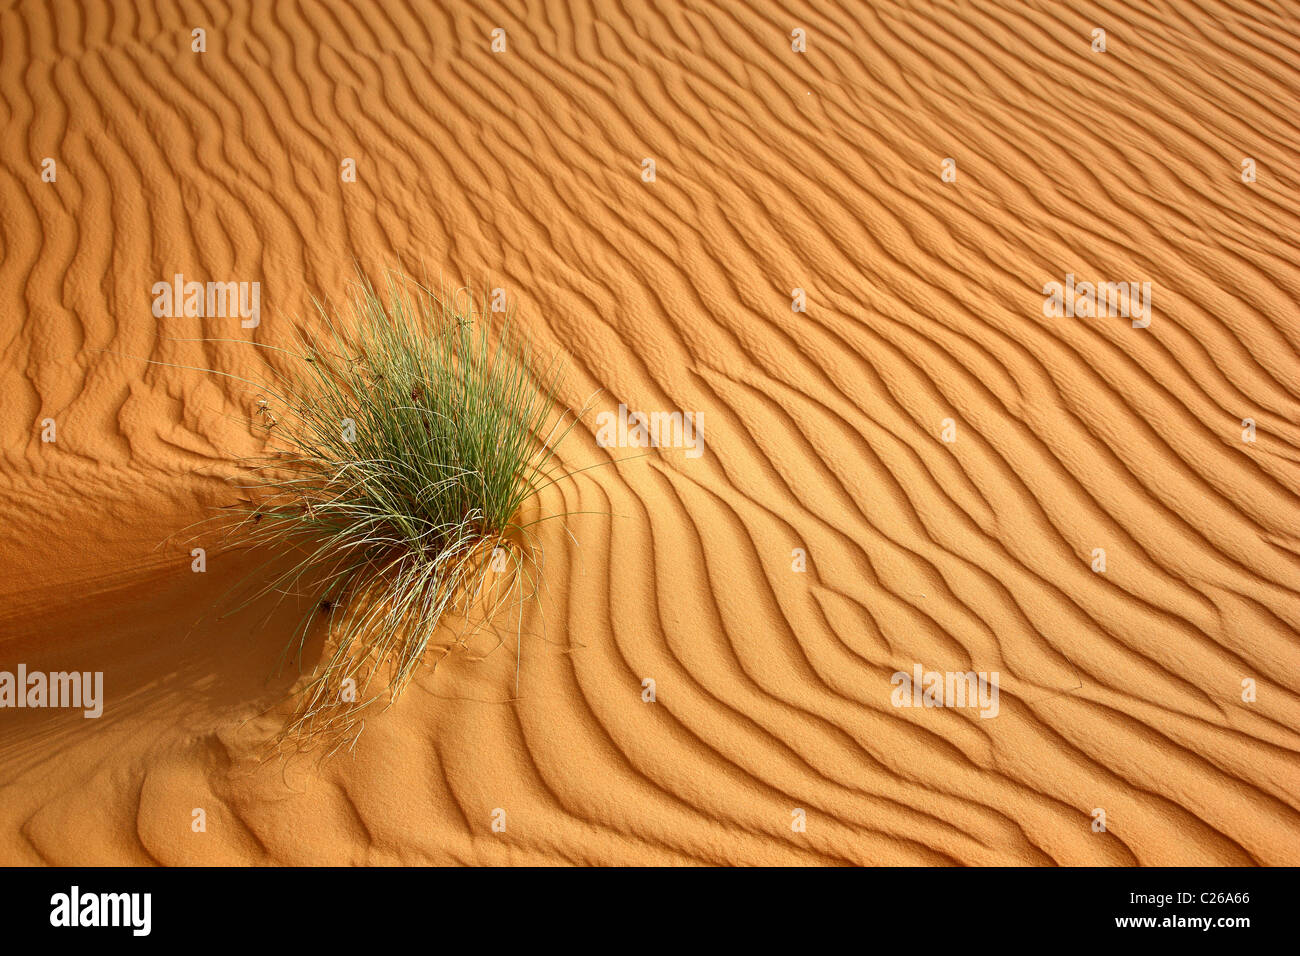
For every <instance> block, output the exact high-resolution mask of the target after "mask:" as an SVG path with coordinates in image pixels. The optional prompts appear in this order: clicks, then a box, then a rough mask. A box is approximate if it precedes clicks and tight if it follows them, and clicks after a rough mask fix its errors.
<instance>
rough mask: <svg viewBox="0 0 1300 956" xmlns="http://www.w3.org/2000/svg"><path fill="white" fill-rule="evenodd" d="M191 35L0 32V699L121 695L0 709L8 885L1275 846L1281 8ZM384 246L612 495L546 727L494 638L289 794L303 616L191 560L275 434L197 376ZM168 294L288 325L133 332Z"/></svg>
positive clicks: (1281, 738) (1298, 741) (532, 630)
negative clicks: (264, 869)
mask: <svg viewBox="0 0 1300 956" xmlns="http://www.w3.org/2000/svg"><path fill="white" fill-rule="evenodd" d="M205 9H209V8H205ZM210 11H211V12H210V13H205V14H204V16H205V17H210V19H206V20H196V19H194V17H195V15H196V8H188V7H186V8H178V7H175V6H172V5H163V6H162V7H157V6H154V5H147V4H141V5H139V7H138V8H136V9H132V8H130V7H127V6H122V5H118V4H110V3H82V4H75V3H65V2H58V0H50V2H20V3H17V4H14V5H11V6H9V7H8V8H7V9H5V10H4V11H0V117H2V118H3V124H4V134H5V135H4V136H3V139H2V140H0V144H2V145H0V150H2V151H3V174H2V175H0V239H2V240H3V253H2V255H0V314H2V315H3V316H4V319H3V325H2V326H0V328H2V329H3V332H4V343H3V344H4V348H3V350H2V351H0V381H2V383H3V388H4V394H5V396H6V399H7V414H5V415H4V416H3V418H2V419H0V428H3V430H4V434H3V438H4V441H3V449H4V452H3V454H4V456H5V461H4V468H3V472H2V474H0V517H2V518H3V521H0V593H2V600H0V669H7V670H13V669H14V668H15V667H16V666H17V665H18V664H19V663H23V664H25V665H26V666H27V667H28V668H29V669H31V670H41V671H58V670H63V669H76V670H79V671H102V672H103V673H104V687H105V691H104V693H105V706H104V715H103V716H102V717H101V718H98V719H86V718H83V717H82V716H81V714H80V713H77V712H70V711H58V710H31V709H25V710H0V861H3V862H6V863H22V864H27V863H30V864H36V863H51V864H73V863H142V864H144V863H161V864H189V863H212V862H216V863H289V864H318V863H428V862H434V863H494V864H504V863H547V864H549V863H580V864H585V863H599V864H623V863H655V864H657V863H664V864H692V863H706V864H714V863H728V864H770V863H819V864H820V863H827V864H856V863H870V864H949V863H959V864H1006V863H1011V864H1033V865H1040V864H1054V863H1056V864H1117V865H1128V864H1231V865H1239V864H1267V865H1276V864H1292V865H1294V864H1300V730H1298V729H1297V728H1298V727H1300V694H1298V693H1297V688H1298V687H1300V507H1298V504H1300V499H1298V498H1297V492H1298V491H1300V424H1298V422H1300V374H1298V373H1300V354H1298V351H1300V322H1298V321H1297V318H1296V308H1295V303H1296V301H1297V299H1298V298H1300V265H1298V264H1297V263H1298V261H1300V260H1298V249H1300V245H1298V244H1297V238H1296V237H1297V236H1298V235H1300V192H1298V189H1300V173H1297V165H1296V157H1297V155H1300V132H1297V131H1298V130H1300V106H1298V104H1300V11H1297V9H1296V7H1295V6H1294V5H1292V4H1289V3H1282V2H1277V3H1273V2H1265V0H1261V2H1249V0H1237V2H1231V3H1226V2H1215V0H1196V2H1178V3H1173V4H1151V3H1145V2H1138V3H1133V4H1131V5H1125V4H1119V3H1114V2H1111V0H1103V2H1101V3H1088V4H1075V3H1071V4H1068V5H1066V6H1062V5H1061V4H1056V3H1030V4H1020V3H1007V2H1001V0H999V2H989V0H970V2H960V3H958V2H940V3H933V4H931V3H908V2H880V3H875V2H873V3H869V4H868V3H843V4H831V3H818V4H812V5H808V4H793V5H776V4H770V5H769V4H760V5H759V6H757V7H756V8H753V9H751V8H749V6H748V5H746V4H742V3H739V2H736V3H732V2H723V3H714V2H703V3H696V2H686V3H677V2H664V3H640V2H623V3H572V4H570V3H544V4H528V5H521V4H513V3H512V4H486V3H485V4H471V3H461V2H450V3H448V4H445V5H438V4H432V5H431V4H416V3H401V4H397V3H373V2H359V0H354V2H347V3H344V2H333V0H328V2H317V3H307V4H275V5H269V4H267V5H263V4H254V3H248V2H237V3H235V5H234V6H233V7H230V6H224V5H223V6H221V7H212V8H210ZM196 28H201V29H203V30H204V31H206V32H205V34H204V42H205V44H206V48H205V50H204V52H194V50H193V49H192V43H193V42H194V41H193V39H192V33H191V31H192V30H194V29H196ZM796 28H798V29H801V30H803V31H804V37H805V42H806V50H805V51H804V52H795V51H794V50H793V49H792V43H793V42H795V41H793V40H792V31H795V30H796ZM1097 28H1100V29H1104V30H1105V41H1106V49H1105V51H1104V52H1094V50H1093V49H1092V45H1093V42H1094V41H1093V30H1094V29H1097ZM496 29H502V30H504V31H505V33H504V37H505V44H506V46H505V49H504V51H501V52H493V50H492V43H493V40H492V32H493V31H494V30H496ZM46 158H49V159H51V160H53V162H54V164H55V165H54V166H53V167H49V166H48V165H43V161H44V160H45V159H46ZM646 159H652V160H653V161H654V179H653V181H650V182H648V181H646V179H645V166H644V164H643V160H646ZM947 159H951V160H953V161H955V166H954V167H953V168H955V180H954V181H945V178H944V176H943V175H942V173H943V170H944V161H945V160H947ZM1247 159H1250V160H1253V168H1254V169H1255V173H1256V176H1255V180H1254V181H1252V182H1246V181H1243V169H1244V167H1243V160H1247ZM348 160H351V161H354V163H355V170H356V177H355V180H356V181H355V182H349V181H344V176H343V175H342V173H343V172H344V171H345V166H346V163H347V161H348ZM43 169H45V170H49V169H52V170H53V171H54V174H55V179H54V181H53V182H48V181H43V177H42V172H43ZM355 263H360V264H361V265H362V266H363V267H364V268H366V269H369V270H376V269H379V268H381V267H382V266H384V265H392V264H396V265H400V266H402V267H403V268H406V269H408V270H414V271H422V270H425V269H427V270H428V271H429V272H430V273H431V274H434V275H436V274H439V273H441V274H442V275H444V276H452V277H462V276H465V277H470V278H472V279H474V280H475V281H486V282H488V283H489V284H490V285H491V286H492V287H500V288H503V289H505V290H506V292H507V294H508V296H509V298H510V299H511V300H512V301H513V302H514V303H516V304H517V306H518V310H519V316H520V318H521V321H522V322H523V323H524V324H525V325H526V326H527V328H528V331H529V333H530V334H531V335H532V336H533V337H535V338H536V339H537V340H538V342H539V344H540V346H541V347H542V348H543V349H544V350H566V351H567V352H568V353H569V354H570V361H569V373H568V376H567V379H566V382H565V386H564V392H563V400H564V401H565V402H566V403H567V404H568V405H569V406H571V407H573V408H575V409H576V408H579V407H581V406H582V404H583V402H584V401H585V400H586V399H587V398H588V396H590V395H591V394H592V393H593V392H596V391H597V390H600V396H599V398H598V400H597V407H596V409H595V410H594V411H593V412H592V413H591V414H589V415H588V416H587V418H586V419H585V420H584V422H583V425H582V427H580V428H578V429H577V430H576V431H575V432H574V434H573V435H572V436H571V437H570V439H569V441H568V442H567V443H566V444H565V445H564V446H563V448H562V451H563V459H564V465H565V466H566V467H567V468H569V469H578V468H586V467H587V466H590V465H593V464H596V463H598V462H606V463H607V464H606V466H603V467H599V468H594V469H591V470H587V471H584V472H582V473H581V474H579V475H576V476H575V477H573V478H572V479H571V480H568V481H566V482H564V483H562V484H560V485H558V486H556V487H553V488H550V489H548V490H547V491H546V492H545V493H544V494H543V496H542V500H541V501H540V502H538V505H537V507H538V509H539V513H541V512H559V511H573V512H594V513H588V514H579V515H575V516H573V517H571V518H569V519H568V522H567V524H568V531H570V532H571V533H572V538H571V537H570V536H569V535H568V534H567V533H566V531H565V529H564V528H563V527H561V526H560V524H559V523H558V522H548V523H546V524H544V525H540V526H539V528H542V529H544V530H543V531H542V532H541V536H542V539H543V543H544V545H545V547H546V582H547V591H546V594H545V595H544V597H543V600H542V601H541V603H540V605H539V606H537V607H535V608H532V609H531V610H530V611H529V617H528V620H527V627H526V630H527V636H526V638H525V641H524V644H523V651H522V660H521V661H520V662H519V669H520V693H519V697H518V699H514V697H515V692H514V681H515V670H516V659H515V653H514V647H513V646H512V645H511V644H510V643H505V644H503V645H502V646H499V647H494V646H493V644H492V641H491V639H490V635H486V636H485V637H484V639H482V640H480V641H479V642H478V643H477V644H476V645H475V646H474V647H473V648H472V649H471V652H468V653H466V652H457V653H452V654H449V655H447V656H446V657H445V658H442V659H441V660H439V661H438V663H437V666H436V668H435V667H432V666H431V667H429V668H426V669H425V671H424V673H423V674H422V675H421V676H420V678H419V679H418V683H417V686H415V687H413V688H412V689H411V690H409V691H408V692H407V694H406V695H405V696H404V697H403V698H402V700H401V701H400V703H399V704H398V705H397V706H396V707H394V708H392V709H390V710H388V711H386V712H385V713H384V714H383V715H382V716H379V717H376V718H374V719H372V720H370V721H368V722H367V726H366V729H365V731H364V733H363V734H362V737H361V739H360V741H359V742H358V744H357V747H356V749H355V751H354V753H353V754H351V755H348V756H343V757H339V758H336V759H334V760H331V761H328V762H326V763H324V764H321V763H318V762H315V761H309V760H295V761H291V762H290V763H288V764H282V763H279V762H275V761H271V762H265V761H263V759H262V756H263V753H264V750H263V745H264V743H265V741H266V740H267V738H268V737H269V736H270V735H271V734H273V733H274V730H275V727H276V722H277V720H278V719H279V717H280V716H282V714H281V713H280V711H279V710H278V709H277V707H278V704H279V702H280V701H282V700H283V699H284V695H285V693H286V691H287V689H288V687H289V684H290V682H291V680H292V679H293V677H294V676H295V675H293V674H292V673H291V674H286V675H284V676H281V677H278V678H276V677H272V674H273V673H274V670H275V663H276V658H277V656H278V655H279V652H280V650H281V648H282V646H283V644H284V641H285V640H286V638H287V635H288V633H289V631H290V630H291V628H292V623H291V618H292V617H293V609H292V608H282V609H281V610H279V611H276V612H274V613H270V615H269V616H268V614H267V612H268V611H269V609H268V608H254V609H251V610H249V611H247V612H243V613H241V614H236V615H234V616H232V617H228V618H223V617H222V616H221V613H220V612H219V608H220V607H221V601H222V598H223V595H224V594H226V593H227V590H228V589H229V588H230V586H231V584H232V582H234V581H236V580H237V579H238V578H239V576H240V575H241V574H242V573H244V572H246V571H247V569H248V559H247V557H246V556H244V555H242V554H241V553H240V552H239V551H238V550H232V549H229V548H226V547H224V546H223V542H222V540H221V539H220V538H219V537H215V536H209V537H206V538H203V537H201V538H200V539H199V540H198V541H197V543H191V542H190V541H189V535H188V533H185V532H184V531H183V529H185V528H187V527H188V526H190V525H192V524H193V523H194V522H197V521H201V520H202V519H203V518H205V516H208V515H210V514H212V512H213V509H214V508H216V507H218V506H220V505H222V504H226V503H229V502H230V501H231V500H233V497H234V496H236V495H237V490H235V489H233V488H232V486H231V484H230V483H229V482H228V480H227V479H228V478H230V477H231V476H232V475H234V474H236V473H237V459H238V457H239V456H241V455H247V454H253V453H256V452H257V451H258V450H259V449H260V448H261V442H262V439H261V438H260V437H259V436H260V434H261V433H260V431H259V430H258V428H257V427H256V415H257V405H256V403H257V401H258V399H259V397H261V396H260V394H259V391H258V389H257V388H255V387H253V386H250V385H245V384H241V383H240V382H238V381H236V380H234V379H230V378H221V377H219V376H215V375H211V374H205V373H202V372H198V371H192V370H188V369H187V368H180V367H175V366H188V367H192V368H198V369H217V370H220V371H223V372H226V373H229V374H230V375H237V376H240V377H243V378H247V379H252V380H261V379H263V378H265V377H266V376H269V375H272V374H273V373H274V369H273V368H271V367H270V365H268V361H269V360H268V359H266V358H265V357H264V356H265V353H262V352H259V350H256V349H254V348H251V347H248V346H247V344H246V342H241V340H247V341H256V342H261V343H266V344H284V343H287V342H288V341H289V340H290V339H291V338H292V336H293V332H294V329H295V327H296V326H297V323H298V322H300V321H302V318H301V317H304V316H307V315H308V313H309V305H310V303H309V297H310V296H311V295H312V294H313V293H314V294H321V295H332V296H338V295H340V294H342V292H343V290H344V288H345V285H346V282H347V280H348V278H349V276H350V275H351V274H352V273H353V270H354V267H355V265H354V264H355ZM176 274H181V275H183V276H185V277H186V279H189V280H194V281H200V282H210V281H211V282H226V281H232V282H250V283H251V282H258V283H260V290H261V300H260V316H259V321H258V324H256V325H255V326H253V327H245V325H244V323H242V322H241V321H240V318H239V317H230V316H226V317H209V318H199V317H185V316H184V315H181V316H178V317H168V316H164V317H161V318H157V317H155V315H154V314H153V312H152V311H151V308H152V305H153V301H154V300H153V296H152V294H151V289H152V287H153V286H154V284H155V283H157V282H159V281H163V282H170V281H171V280H172V278H173V276H175V275H176ZM1067 275H1068V276H1072V277H1074V280H1075V281H1078V282H1082V281H1085V280H1086V281H1090V282H1097V281H1099V282H1103V283H1105V282H1125V283H1129V282H1131V283H1136V284H1139V285H1140V284H1141V283H1149V289H1150V305H1149V313H1148V314H1149V318H1150V324H1149V326H1148V327H1145V328H1140V327H1139V328H1135V327H1134V324H1133V322H1131V321H1130V318H1129V317H1125V316H1118V315H1117V316H1110V315H1105V316H1100V317H1088V316H1079V315H1075V316H1073V317H1066V316H1060V317H1048V316H1045V315H1044V299H1045V294H1044V287H1045V285H1046V284H1047V283H1051V282H1058V283H1065V282H1066V281H1067V280H1066V277H1067ZM794 290H802V291H803V298H804V301H805V303H806V310H805V311H794V310H793V309H792V302H793V301H794V297H795V295H796V293H795V291H794ZM205 338H206V339H229V340H235V341H230V342H223V343H214V342H210V341H209V342H204V341H198V340H199V339H205ZM151 362H152V363H166V364H150V363H151ZM620 403H622V404H624V405H626V406H627V408H628V409H631V410H644V411H646V412H650V411H673V410H679V411H688V412H691V413H693V414H697V415H700V416H701V417H700V419H699V421H700V422H702V438H703V453H702V454H700V455H699V456H698V457H692V456H690V455H688V454H687V453H686V450H685V449H683V448H673V447H661V448H654V449H649V450H648V451H649V453H648V454H646V455H640V450H639V449H635V448H608V447H602V446H601V444H600V443H598V441H597V439H596V431H597V425H596V421H595V415H596V413H597V412H599V411H613V410H616V409H617V407H618V406H619V404H620ZM46 419H52V420H53V421H54V428H55V437H56V440H55V441H53V442H49V441H43V440H42V434H43V433H44V432H46V431H47V425H46V424H45V420H46ZM1245 419H1250V420H1251V422H1253V428H1254V434H1253V437H1254V441H1246V440H1244V439H1243V433H1244V432H1245V431H1246V430H1247V429H1248V427H1249V426H1248V425H1246V424H1244V423H1243V420H1245ZM946 437H947V438H952V439H953V440H952V441H947V440H945V438H946ZM196 544H197V545H201V546H204V547H206V548H208V549H209V555H208V570H207V572H205V573H204V574H196V573H193V572H192V570H191V557H190V548H191V547H193V546H196ZM1095 549H1104V552H1105V570H1104V572H1102V571H1098V570H1095V569H1094V568H1095V565H1096V561H1097V558H1096V554H1095ZM801 562H802V564H803V569H802V570H795V567H796V566H798V565H799V564H800V563H801ZM214 609H217V610H214ZM480 645H481V646H480ZM435 656H436V655H435ZM309 663H310V662H309ZM432 663H433V660H430V664H432ZM916 665H920V666H921V667H922V668H923V669H924V670H926V671H938V672H967V671H974V672H996V673H997V674H998V675H999V678H998V687H999V695H1000V696H999V705H998V711H997V714H996V717H994V718H992V719H985V718H983V717H981V716H980V714H979V712H978V710H977V709H975V708H970V707H966V708H955V707H945V708H928V707H921V708H915V707H899V706H895V702H894V700H893V699H892V697H893V693H892V692H893V690H894V685H893V684H891V677H892V675H894V674H895V673H896V672H901V673H904V674H911V673H912V672H913V668H914V666H916ZM646 679H651V680H653V682H654V690H655V700H654V701H653V702H647V701H645V700H644V699H643V681H644V680H646ZM1245 679H1250V680H1253V681H1254V685H1255V688H1256V697H1255V699H1254V700H1253V701H1246V700H1243V680H1245ZM195 808H201V809H203V810H204V813H205V818H206V831H205V832H194V830H193V828H192V820H193V818H194V817H193V812H194V809H195ZM1098 809H1101V810H1104V811H1105V824H1106V828H1105V832H1097V831H1096V830H1095V828H1094V820H1095V811H1096V810H1098ZM498 810H503V811H504V819H505V820H506V827H505V830H504V832H498V831H494V829H493V820H494V814H496V811H498ZM796 811H801V812H802V814H803V819H804V820H805V821H806V827H805V828H804V829H802V830H800V829H797V828H796V825H797V823H798V820H799V815H798V814H797V813H796ZM497 816H498V817H499V814H497Z"/></svg>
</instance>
